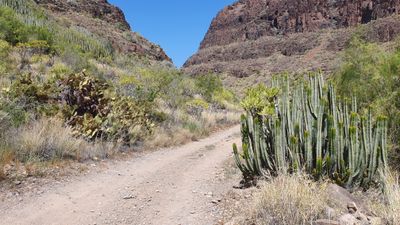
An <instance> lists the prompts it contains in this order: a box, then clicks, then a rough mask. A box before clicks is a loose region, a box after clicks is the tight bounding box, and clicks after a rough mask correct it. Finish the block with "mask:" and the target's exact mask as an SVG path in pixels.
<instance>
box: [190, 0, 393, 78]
mask: <svg viewBox="0 0 400 225" xmlns="http://www.w3.org/2000/svg"><path fill="white" fill-rule="evenodd" d="M399 13H400V1H399V0H395V1H391V0H381V1H370V0H367V1H365V0H356V1H320V0H312V1H302V0H284V1H276V0H240V1H238V2H236V3H234V4H233V5H230V6H227V7H225V8H224V9H223V10H222V11H221V12H220V13H219V14H218V15H217V16H216V18H215V19H214V20H213V21H212V23H211V26H210V29H209V30H208V32H207V34H206V36H205V38H204V40H203V41H202V43H201V46H200V50H199V51H198V52H197V53H196V54H195V55H193V56H192V57H191V58H190V59H188V61H187V62H186V63H185V65H184V70H185V71H186V72H189V73H192V74H200V73H204V72H217V73H226V74H227V77H226V78H227V79H228V80H230V81H231V82H230V83H231V84H232V83H233V84H232V85H233V86H236V85H237V83H236V82H232V80H233V81H236V80H237V79H235V78H248V79H242V84H241V85H243V86H246V85H247V84H246V82H247V83H249V84H251V83H253V81H254V80H265V79H268V77H270V76H269V75H270V74H273V73H279V72H282V71H289V72H302V71H307V70H315V69H319V68H322V69H323V70H326V71H331V70H333V69H334V68H335V65H336V60H337V58H338V57H337V56H338V55H337V53H338V52H340V51H342V50H343V49H344V48H345V47H346V45H347V44H348V42H349V41H350V39H351V37H352V36H354V35H356V34H357V35H360V36H362V37H364V38H366V39H368V40H371V41H377V42H388V41H391V40H393V39H394V38H395V37H396V36H397V34H399V33H400V19H399V17H398V16H397V15H398V14H399ZM359 25H361V26H359ZM250 76H251V77H252V78H251V77H250ZM249 77H250V78H249ZM243 82H244V84H243Z"/></svg>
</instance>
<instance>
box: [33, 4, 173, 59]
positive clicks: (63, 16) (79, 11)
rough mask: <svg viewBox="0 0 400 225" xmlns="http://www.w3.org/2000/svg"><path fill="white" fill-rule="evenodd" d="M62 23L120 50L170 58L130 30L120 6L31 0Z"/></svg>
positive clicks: (153, 57)
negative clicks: (100, 38)
mask: <svg viewBox="0 0 400 225" xmlns="http://www.w3.org/2000/svg"><path fill="white" fill-rule="evenodd" d="M34 1H35V2H36V3H37V4H39V5H40V6H42V7H44V8H46V9H47V10H48V11H49V12H50V14H51V15H53V17H54V19H56V20H57V21H59V22H60V23H64V25H65V26H67V27H71V26H75V27H79V28H83V29H86V30H87V31H89V32H91V33H93V34H96V35H98V36H100V37H103V38H105V39H107V40H108V41H109V42H110V43H111V44H112V46H113V47H114V49H116V50H117V51H120V52H122V53H135V54H138V55H139V56H147V57H149V58H150V59H154V60H158V61H163V60H166V61H171V59H170V58H169V57H168V56H167V55H166V54H165V52H164V51H163V49H162V48H161V47H160V46H158V45H155V44H153V43H151V42H149V41H148V40H146V39H145V38H143V37H142V36H140V35H139V34H138V33H135V32H132V31H131V28H130V26H129V24H128V22H127V21H126V20H125V15H124V14H123V12H122V11H121V9H119V8H117V7H115V6H113V5H111V4H109V3H108V1H107V0H75V1H64V0H34Z"/></svg>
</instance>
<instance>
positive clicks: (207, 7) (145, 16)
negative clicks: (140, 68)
mask: <svg viewBox="0 0 400 225" xmlns="http://www.w3.org/2000/svg"><path fill="white" fill-rule="evenodd" d="M109 2H110V3H112V4H114V5H116V6H118V7H120V8H121V9H122V10H123V11H124V13H125V16H126V19H127V20H128V22H129V23H130V24H131V27H132V29H133V30H134V31H136V32H139V33H140V34H142V35H143V36H144V37H145V38H147V39H148V40H150V41H152V42H154V43H156V44H159V45H160V46H161V47H162V48H163V49H164V50H165V51H166V53H167V54H168V56H169V57H171V58H172V60H173V61H174V63H175V65H176V66H177V67H180V66H182V64H183V63H184V62H185V61H186V59H188V58H189V57H190V56H191V55H192V54H193V53H195V52H196V51H197V49H198V48H199V45H200V42H201V40H203V37H204V35H205V34H206V32H207V30H208V28H209V26H210V23H211V20H212V19H213V18H214V17H215V16H216V15H217V13H218V12H219V11H220V10H221V9H223V8H224V7H225V6H227V5H229V4H232V3H233V2H235V0H109Z"/></svg>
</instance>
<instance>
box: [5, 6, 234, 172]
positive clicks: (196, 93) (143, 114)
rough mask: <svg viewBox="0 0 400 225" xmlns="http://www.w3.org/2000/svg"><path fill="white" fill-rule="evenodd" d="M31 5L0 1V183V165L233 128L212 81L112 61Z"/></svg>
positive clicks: (177, 140)
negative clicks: (228, 127)
mask: <svg viewBox="0 0 400 225" xmlns="http://www.w3.org/2000/svg"><path fill="white" fill-rule="evenodd" d="M33 4H34V3H33V2H31V1H8V0H1V1H0V127H1V132H0V179H3V178H7V177H8V176H9V174H7V171H3V169H2V168H3V167H4V166H5V165H6V164H7V165H16V164H18V163H21V162H22V163H24V164H29V163H37V162H46V161H54V160H60V159H76V160H85V159H96V158H102V157H108V156H109V155H110V154H112V153H113V152H115V151H118V149H119V148H120V147H121V146H125V147H136V146H139V145H143V143H145V144H146V145H147V146H149V147H160V146H168V145H172V144H181V143H184V142H185V141H188V140H190V139H195V138H199V137H201V136H203V135H206V134H207V133H208V132H210V131H212V129H216V128H218V127H219V126H227V125H230V124H233V123H235V122H236V120H237V119H236V117H237V116H236V112H235V110H236V98H235V96H234V95H233V94H232V92H230V91H228V90H226V89H224V88H223V86H222V83H221V81H220V80H219V78H218V77H217V76H215V75H212V74H208V75H203V76H198V77H190V76H188V75H185V74H182V73H181V72H179V71H178V70H176V69H174V68H172V67H170V66H168V65H164V64H162V63H158V62H157V63H156V62H152V61H151V60H146V59H140V58H139V57H137V56H135V55H122V54H120V53H119V52H117V51H115V50H114V49H113V48H112V46H111V44H110V43H109V42H108V41H106V40H103V39H102V38H100V37H98V36H96V35H94V34H91V33H90V32H89V31H87V30H85V29H83V28H78V27H73V26H71V27H69V28H65V27H63V26H62V25H60V24H58V23H57V22H55V20H53V19H52V18H49V17H48V16H47V15H46V13H45V12H44V11H42V10H41V9H40V8H39V7H34V5H33Z"/></svg>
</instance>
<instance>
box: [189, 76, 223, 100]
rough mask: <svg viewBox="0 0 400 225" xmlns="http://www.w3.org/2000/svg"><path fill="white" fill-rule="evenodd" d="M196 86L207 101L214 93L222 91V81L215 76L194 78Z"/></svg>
mask: <svg viewBox="0 0 400 225" xmlns="http://www.w3.org/2000/svg"><path fill="white" fill-rule="evenodd" d="M195 79H196V86H197V88H198V91H199V92H200V94H201V95H202V96H203V97H204V99H206V100H207V101H211V100H212V98H213V96H214V94H215V93H216V92H220V91H222V90H223V85H222V81H221V79H220V78H219V76H218V75H216V74H207V75H199V76H196V78H195Z"/></svg>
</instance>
